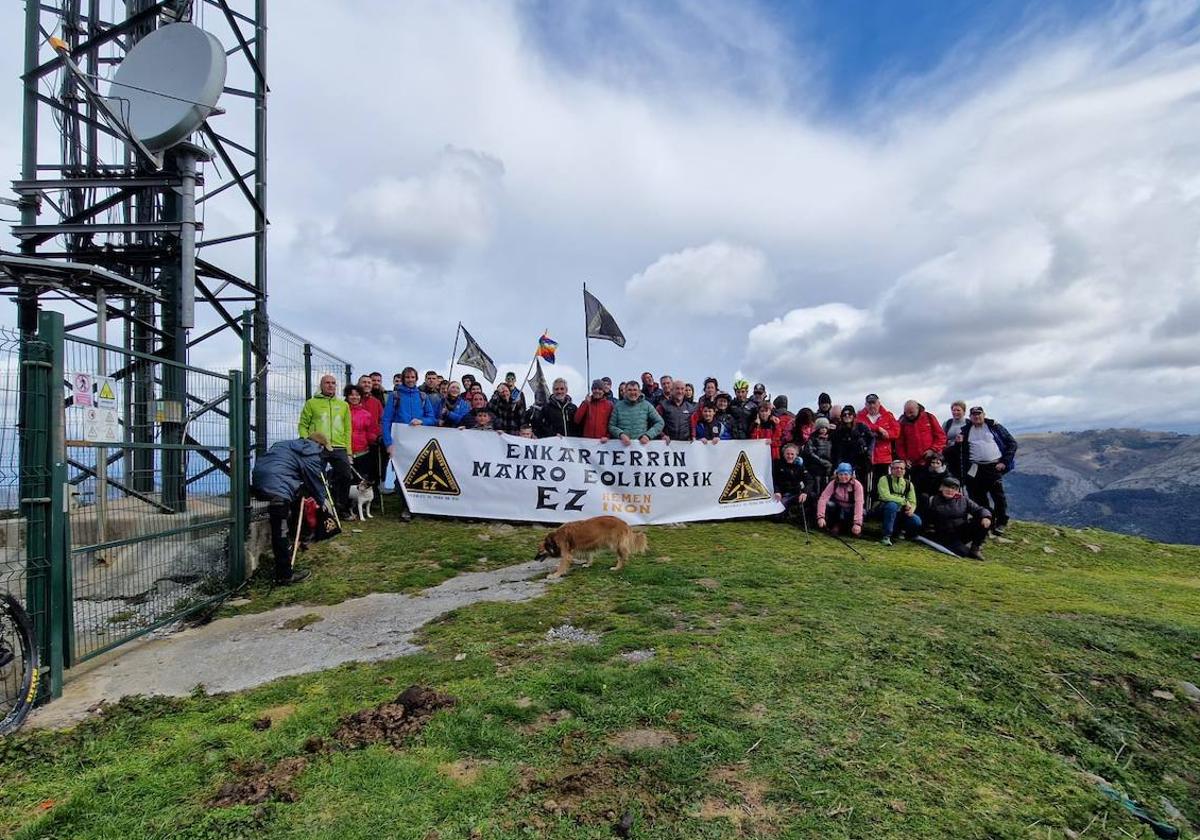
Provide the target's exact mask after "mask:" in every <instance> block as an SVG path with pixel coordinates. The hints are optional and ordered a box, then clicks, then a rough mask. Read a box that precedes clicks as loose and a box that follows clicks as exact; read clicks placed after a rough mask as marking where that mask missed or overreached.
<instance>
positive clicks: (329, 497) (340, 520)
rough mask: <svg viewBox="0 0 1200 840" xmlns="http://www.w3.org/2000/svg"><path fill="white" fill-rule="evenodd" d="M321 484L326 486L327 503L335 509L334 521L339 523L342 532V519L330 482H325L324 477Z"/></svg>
mask: <svg viewBox="0 0 1200 840" xmlns="http://www.w3.org/2000/svg"><path fill="white" fill-rule="evenodd" d="M352 469H353V468H352ZM321 483H322V484H324V485H325V501H326V502H328V503H329V507H331V508H332V509H333V521H334V522H336V523H337V526H338V530H339V531H340V530H341V529H342V518H341V517H340V516H338V510H337V504H336V503H335V502H334V501H333V493H331V492H329V482H328V481H326V480H325V476H324V475H322V476H321Z"/></svg>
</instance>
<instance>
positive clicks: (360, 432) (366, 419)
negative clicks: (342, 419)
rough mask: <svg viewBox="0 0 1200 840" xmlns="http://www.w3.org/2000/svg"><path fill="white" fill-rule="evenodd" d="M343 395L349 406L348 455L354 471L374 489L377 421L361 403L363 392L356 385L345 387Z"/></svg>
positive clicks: (376, 466) (372, 413)
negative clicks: (352, 462)
mask: <svg viewBox="0 0 1200 840" xmlns="http://www.w3.org/2000/svg"><path fill="white" fill-rule="evenodd" d="M343 393H344V394H345V395H346V402H347V403H349V405H350V454H351V457H352V458H353V459H354V470H355V471H356V472H357V473H358V474H359V475H360V476H362V480H363V481H367V482H369V483H370V484H371V485H372V486H373V487H374V486H376V485H378V484H379V458H378V457H377V455H376V453H375V449H374V446H375V443H376V442H377V441H378V440H379V420H378V418H376V417H375V412H374V411H372V410H371V408H370V407H368V406H367V405H365V404H364V403H363V392H362V391H361V390H359V387H358V386H357V385H347V386H346V389H345V391H344V392H343Z"/></svg>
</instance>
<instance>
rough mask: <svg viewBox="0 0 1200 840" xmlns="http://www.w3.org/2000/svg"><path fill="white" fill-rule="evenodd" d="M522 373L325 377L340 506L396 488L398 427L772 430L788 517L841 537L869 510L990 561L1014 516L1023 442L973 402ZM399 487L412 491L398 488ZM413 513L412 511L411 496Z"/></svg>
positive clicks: (777, 481)
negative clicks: (581, 387)
mask: <svg viewBox="0 0 1200 840" xmlns="http://www.w3.org/2000/svg"><path fill="white" fill-rule="evenodd" d="M516 380H517V377H516V374H515V373H514V372H509V373H507V374H506V375H505V377H504V380H503V381H502V382H501V383H500V384H498V385H496V386H495V388H494V389H492V393H491V395H490V396H488V394H487V393H486V391H485V389H484V385H483V383H482V382H480V381H479V380H478V379H476V378H475V377H474V376H473V375H471V374H464V375H463V376H462V377H461V381H451V380H447V379H445V378H443V377H441V376H440V375H439V374H438V373H437V372H436V371H432V370H431V371H426V372H425V375H424V377H423V378H422V377H421V376H419V375H418V373H417V370H416V368H413V367H406V368H405V369H404V370H403V371H401V372H400V373H397V374H395V375H394V376H393V377H392V387H391V389H390V390H386V389H385V388H384V380H383V376H382V374H380V373H379V372H374V373H371V374H365V375H363V376H361V377H359V379H358V381H357V382H356V383H353V384H348V385H345V386H344V387H343V388H341V390H340V392H339V388H338V382H337V379H336V378H335V377H334V376H332V375H328V374H327V375H325V376H323V377H322V378H321V380H320V385H319V393H317V394H316V395H314V396H313V397H312V398H311V399H309V400H308V401H307V402H306V403H305V404H304V408H303V410H302V411H301V414H300V420H299V424H298V432H299V437H300V438H301V439H308V438H311V437H312V436H313V434H314V433H316V435H317V436H318V439H319V440H321V441H322V443H323V446H322V447H321V453H322V455H321V457H322V458H323V460H324V461H325V463H326V468H327V471H328V474H329V484H330V490H331V495H332V497H333V500H334V504H335V507H336V509H337V511H338V514H339V515H340V516H341V517H342V518H343V519H350V518H351V517H352V514H351V510H350V503H349V490H350V487H351V485H352V483H354V482H356V481H358V482H366V483H368V484H370V485H372V486H374V487H376V488H379V489H381V490H382V492H389V490H387V489H384V488H382V487H381V485H382V484H383V483H384V482H383V479H384V478H385V476H386V471H387V464H388V463H389V459H390V455H391V453H392V450H393V441H392V428H393V425H394V424H396V423H400V424H404V425H409V426H434V427H443V428H454V429H461V430H467V431H492V432H503V433H507V434H513V435H520V436H523V437H531V438H545V437H553V436H558V435H563V436H570V437H584V438H593V439H597V440H600V441H601V442H606V441H608V440H610V439H611V440H619V441H620V442H621V443H622V444H624V445H626V446H628V445H632V444H634V443H635V442H637V443H642V444H645V443H648V442H649V441H651V440H663V441H666V442H668V443H670V442H671V441H700V442H702V443H706V444H719V443H720V442H721V441H727V440H765V441H767V442H768V443H769V445H770V448H771V459H772V464H773V468H772V472H773V479H774V485H775V492H776V497H777V498H778V499H779V501H780V502H781V503H782V504H783V505H784V508H785V514H784V516H785V517H787V518H798V519H802V520H803V521H804V523H805V524H806V525H807V523H808V522H809V521H812V522H814V523H815V524H816V526H817V527H818V528H820V529H826V530H828V531H829V532H831V533H833V534H835V535H838V536H842V535H845V536H848V537H859V536H861V535H862V534H863V524H864V520H866V519H868V518H875V519H878V520H879V521H880V523H881V529H882V536H881V542H882V543H883V544H884V545H892V541H893V539H896V538H900V537H910V538H911V537H916V536H919V535H920V534H921V533H922V532H927V533H930V534H931V535H932V536H933V538H934V539H935V540H937V541H938V542H939V543H940V544H941V545H943V546H945V547H946V548H948V549H950V550H951V551H953V552H954V553H956V554H958V555H960V556H963V557H972V558H975V559H983V554H982V547H983V544H984V541H985V539H986V538H987V536H988V534H1003V533H1004V528H1005V526H1006V525H1007V523H1008V505H1007V500H1006V498H1005V494H1004V476H1005V475H1006V474H1007V473H1008V472H1011V471H1012V469H1013V465H1014V457H1015V455H1016V451H1017V442H1016V440H1015V439H1014V438H1013V436H1012V435H1011V434H1009V432H1008V430H1007V429H1005V428H1004V426H1002V425H1001V424H999V423H997V422H996V421H994V420H992V419H991V418H989V417H987V416H986V413H985V412H984V409H983V407H982V406H973V407H970V408H968V406H967V404H966V403H965V402H963V401H961V400H960V401H955V402H954V403H952V404H951V406H950V418H949V419H947V420H945V421H944V422H939V421H938V419H937V418H936V417H934V415H933V414H931V413H930V412H929V411H928V410H927V409H926V408H925V406H923V405H921V404H920V403H919V402H917V401H916V400H909V401H908V402H906V403H905V404H904V406H903V409H902V411H901V412H900V414H899V415H898V416H897V415H896V414H893V413H892V412H891V411H889V410H888V409H887V408H886V407H885V406H884V405H883V404H882V402H881V401H880V399H879V397H878V395H876V394H867V395H866V398H865V399H864V400H863V404H862V406H861V407H858V408H856V407H855V406H854V405H852V404H847V405H842V406H840V407H839V406H835V405H834V403H833V400H832V399H831V398H830V396H829V394H827V393H821V394H819V395H818V397H817V400H816V406H815V407H802V408H800V409H799V410H797V411H795V412H793V411H791V410H790V409H789V407H788V398H787V396H785V395H778V396H775V397H774V398H772V397H771V396H770V394H769V393H768V391H767V388H766V386H765V385H764V384H762V383H757V384H755V385H754V386H753V388H751V386H750V383H749V382H748V381H746V380H745V379H738V380H736V381H735V382H733V387H732V394H731V393H729V392H727V391H725V390H723V389H722V388H721V385H720V382H719V381H718V380H717V379H716V377H708V378H707V379H705V380H704V381H703V384H702V386H701V389H700V391H699V393H697V392H696V389H695V387H694V386H693V384H692V383H690V382H685V381H684V380H682V379H676V378H674V377H671V376H661V377H658V378H655V376H654V375H653V374H652V373H650V372H649V371H647V372H644V373H643V374H642V375H641V377H640V379H639V380H629V381H627V382H618V383H616V388H615V390H614V387H613V386H614V383H613V381H612V380H611V379H610V378H609V377H601V378H600V379H596V380H594V381H593V382H592V383H591V390H590V392H589V393H588V395H587V396H586V397H585V398H584V399H582V400H581V401H580V402H579V403H578V404H577V403H576V402H575V401H574V400H573V399H572V398H571V396H570V394H569V393H568V388H567V383H566V381H565V380H564V379H555V380H554V382H553V384H552V386H551V389H550V393H549V394H547V395H546V397H545V400H544V401H542V402H534V403H533V404H527V403H526V399H525V395H524V393H523V392H522V389H521V388H519V387H518V386H517V383H516ZM397 489H398V488H397ZM399 499H400V505H401V510H402V513H401V516H402V517H403V518H405V519H408V518H410V516H411V515H410V513H409V512H408V510H407V508H406V507H405V506H404V503H403V495H402V494H400V495H399Z"/></svg>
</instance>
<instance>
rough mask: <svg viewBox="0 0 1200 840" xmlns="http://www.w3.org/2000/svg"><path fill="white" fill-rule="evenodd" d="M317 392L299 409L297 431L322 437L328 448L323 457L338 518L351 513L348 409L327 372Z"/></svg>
mask: <svg viewBox="0 0 1200 840" xmlns="http://www.w3.org/2000/svg"><path fill="white" fill-rule="evenodd" d="M318 388H319V393H317V394H315V395H314V396H313V397H312V398H311V399H309V400H307V401H306V402H305V403H304V407H303V408H302V409H301V410H300V421H299V423H297V432H298V433H299V436H300V437H302V438H306V437H309V436H310V435H312V433H313V432H319V433H320V434H322V435H324V437H325V440H327V441H328V442H329V446H328V447H327V448H326V449H325V450H323V452H322V456H321V457H322V458H323V459H324V461H325V463H326V464H327V465H328V466H329V470H330V475H329V489H330V491H331V492H332V493H333V505H334V507H335V508H336V509H337V512H338V516H341V517H342V518H345V517H346V515H348V514H349V513H350V479H351V476H352V473H351V471H350V406H349V405H347V404H346V401H345V400H343V399H341V398H340V397H338V396H337V379H336V378H335V377H334V375H333V374H331V373H327V374H325V375H324V376H322V377H321V380H320V382H319V384H318Z"/></svg>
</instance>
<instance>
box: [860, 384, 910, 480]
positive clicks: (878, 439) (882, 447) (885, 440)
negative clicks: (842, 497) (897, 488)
mask: <svg viewBox="0 0 1200 840" xmlns="http://www.w3.org/2000/svg"><path fill="white" fill-rule="evenodd" d="M858 422H859V423H862V424H863V425H864V426H866V427H867V428H868V429H870V430H871V436H872V437H873V438H874V439H875V445H874V446H873V447H871V483H870V487H871V488H874V487H875V486H876V484H878V483H879V479H880V478H882V477H883V476H885V475H887V474H888V467H889V465H890V464H891V463H892V459H893V458H894V457H895V455H894V454H893V452H892V447H893V444H894V443H895V441H896V438H897V437H899V436H900V424H899V423H898V422H897V421H896V415H894V414H892V412H890V411H888V410H887V409H886V408H884V407H883V403H882V402H880V400H879V395H878V394H867V398H866V400H865V402H864V405H863V407H862V409H861V410H860V411H859V412H858Z"/></svg>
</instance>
